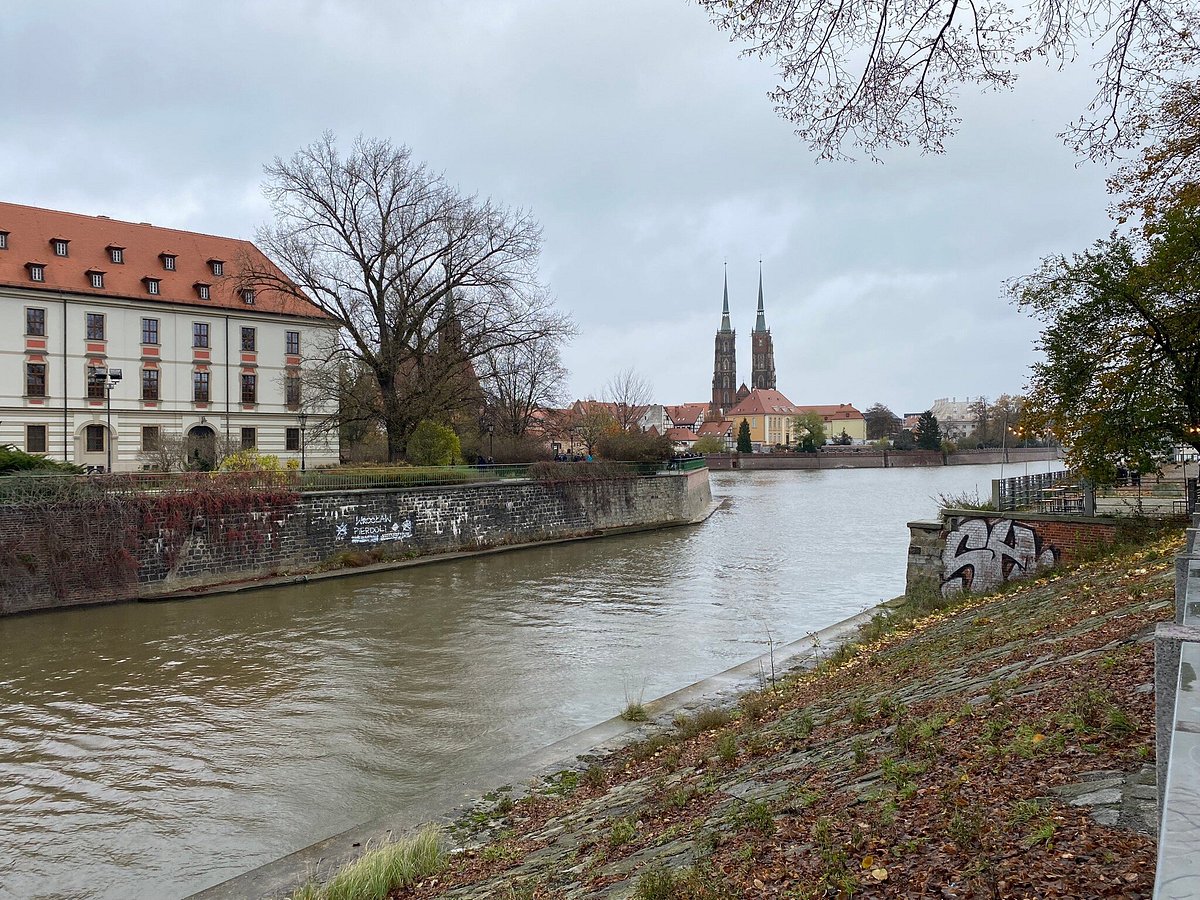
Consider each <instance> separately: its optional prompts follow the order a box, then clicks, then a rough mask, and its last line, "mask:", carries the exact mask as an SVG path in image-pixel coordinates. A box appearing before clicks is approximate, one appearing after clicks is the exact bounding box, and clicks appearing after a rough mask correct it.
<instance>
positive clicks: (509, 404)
mask: <svg viewBox="0 0 1200 900" xmlns="http://www.w3.org/2000/svg"><path fill="white" fill-rule="evenodd" d="M564 337H565V332H564V333H558V334H547V335H544V336H542V337H539V338H536V339H534V340H532V341H529V342H527V343H525V344H522V345H520V346H517V347H500V348H498V349H496V350H493V351H492V352H491V353H489V354H488V355H487V357H486V358H485V360H484V363H485V365H486V372H485V374H484V376H483V379H482V383H483V391H484V394H485V395H486V397H487V406H488V412H487V415H488V419H489V422H490V423H491V424H492V425H493V426H495V427H496V428H497V429H499V430H500V431H501V432H503V433H504V434H508V435H512V436H513V437H522V436H523V435H524V434H525V432H526V430H527V429H528V428H529V425H530V423H531V422H533V419H534V416H535V415H536V413H537V411H538V410H540V409H546V408H549V407H554V406H557V405H558V404H559V403H561V402H562V397H563V390H564V387H565V382H566V378H567V369H566V367H565V366H564V365H563V364H562V353H561V352H560V350H559V346H560V344H561V343H562V339H563V338H564Z"/></svg>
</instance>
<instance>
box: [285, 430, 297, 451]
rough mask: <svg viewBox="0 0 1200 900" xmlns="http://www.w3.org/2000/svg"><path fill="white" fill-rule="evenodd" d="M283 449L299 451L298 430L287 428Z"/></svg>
mask: <svg viewBox="0 0 1200 900" xmlns="http://www.w3.org/2000/svg"><path fill="white" fill-rule="evenodd" d="M284 449H287V450H299V449H300V429H299V428H289V429H287V431H286V432H285V434H284Z"/></svg>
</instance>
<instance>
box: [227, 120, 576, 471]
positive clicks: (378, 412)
mask: <svg viewBox="0 0 1200 900" xmlns="http://www.w3.org/2000/svg"><path fill="white" fill-rule="evenodd" d="M264 171H265V173H266V182H265V185H264V188H263V190H264V193H265V194H266V197H267V199H268V200H269V201H270V202H271V205H272V207H273V210H274V215H275V220H274V223H273V224H272V225H270V226H268V227H264V228H263V229H261V230H260V232H259V235H258V240H259V244H260V245H261V247H262V248H263V249H264V250H265V251H266V252H267V254H268V255H269V256H270V257H271V258H272V259H273V260H274V262H275V263H277V264H278V265H279V266H280V267H281V268H282V270H283V273H284V274H280V273H279V272H276V271H274V269H273V268H270V267H266V266H263V265H258V266H253V265H249V266H247V270H246V272H245V275H244V276H243V277H244V280H245V282H246V283H247V284H248V285H250V286H255V287H259V286H261V287H266V288H273V289H275V290H281V291H285V292H290V293H295V294H302V295H304V296H307V297H308V298H309V299H311V300H312V301H313V302H314V303H315V304H316V305H317V306H319V307H320V308H321V309H322V310H323V311H324V312H325V313H327V314H328V315H329V316H330V317H332V319H333V320H334V321H335V322H337V323H338V324H339V325H340V326H341V334H342V340H341V341H340V342H339V343H338V344H337V345H336V346H334V347H331V348H329V351H328V354H327V357H326V358H325V359H323V360H316V361H315V362H317V363H319V364H321V365H323V366H324V368H325V369H326V370H327V373H329V375H328V377H327V383H329V382H332V383H336V384H343V383H344V382H342V380H341V373H342V372H343V362H345V361H347V360H353V361H356V362H357V363H359V364H360V365H361V366H362V368H363V369H364V370H365V371H366V372H368V373H369V374H370V376H371V379H372V380H373V382H374V387H376V388H377V391H375V392H373V393H371V394H370V395H368V392H365V391H361V390H360V391H359V396H357V398H356V400H357V401H358V402H359V403H360V404H368V405H370V406H371V407H372V412H373V415H374V416H375V418H376V419H377V421H378V422H379V423H380V424H381V426H382V427H383V429H384V431H385V433H386V435H387V445H388V457H389V459H393V460H394V459H398V458H400V457H401V456H402V455H403V454H404V451H405V447H406V445H407V442H408V438H409V435H411V434H412V432H413V429H415V428H416V426H417V424H418V423H420V422H421V421H422V420H425V419H431V420H441V421H447V420H452V419H453V418H454V417H455V416H456V415H470V416H471V417H472V418H473V417H474V415H476V414H477V412H478V409H479V407H480V406H481V405H482V395H481V392H480V389H479V380H478V376H477V371H478V365H479V364H480V361H481V360H484V359H486V358H487V357H488V355H489V354H492V353H496V352H498V351H501V350H503V349H505V348H510V347H521V346H523V345H525V344H527V343H529V342H530V341H535V340H538V339H540V338H544V337H546V336H549V335H555V334H561V333H563V332H564V330H569V321H568V319H567V317H566V316H564V315H563V314H561V313H559V312H557V311H556V310H555V309H554V307H553V304H552V302H551V299H550V297H549V294H548V293H547V291H546V289H545V288H544V287H543V285H542V284H541V283H540V282H539V281H538V279H537V271H536V267H537V261H538V256H539V253H540V251H541V234H540V231H539V229H538V226H537V225H536V223H535V222H534V221H533V219H532V218H531V217H530V216H529V214H528V213H526V212H524V211H521V210H514V209H510V208H508V207H505V206H502V205H499V204H496V203H493V202H492V201H491V200H481V199H480V198H479V197H477V196H464V195H463V194H461V193H459V192H458V191H457V190H455V189H453V188H452V187H450V186H449V185H447V184H446V182H445V179H444V178H443V177H442V176H441V175H437V174H434V173H432V172H430V171H429V170H428V169H426V167H425V166H423V165H420V164H418V163H416V162H414V161H413V159H412V154H411V152H410V151H409V149H408V148H407V147H403V146H393V145H392V144H391V143H390V142H388V141H385V140H373V139H367V138H362V137H360V138H358V139H357V140H356V141H355V142H354V144H353V146H352V148H351V150H350V153H349V155H347V156H345V157H343V156H342V155H341V154H340V153H339V151H338V148H337V145H336V141H335V139H334V137H333V135H332V134H329V133H326V134H325V135H324V136H323V137H322V138H321V139H320V140H318V141H316V142H315V143H313V144H311V145H309V146H308V147H305V148H304V149H302V150H300V151H298V152H297V153H296V154H295V155H293V156H292V157H291V159H289V160H284V159H282V158H278V157H277V158H276V159H275V161H274V162H273V163H271V164H270V165H268V166H266V167H265V170H264ZM285 276H286V277H285Z"/></svg>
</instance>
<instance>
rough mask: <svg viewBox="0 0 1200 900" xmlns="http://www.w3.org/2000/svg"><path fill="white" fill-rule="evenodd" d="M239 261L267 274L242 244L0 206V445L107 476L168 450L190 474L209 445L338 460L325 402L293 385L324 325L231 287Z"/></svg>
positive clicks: (287, 300) (322, 337)
mask: <svg viewBox="0 0 1200 900" xmlns="http://www.w3.org/2000/svg"><path fill="white" fill-rule="evenodd" d="M251 263H252V264H253V265H254V266H255V267H263V266H266V267H271V263H270V262H269V261H268V260H267V259H266V257H265V256H264V255H263V254H262V253H261V251H259V250H258V248H257V247H255V246H254V245H253V244H251V243H249V242H247V241H242V240H237V239H234V238H225V237H217V236H213V235H204V234H195V233H192V232H187V231H178V230H174V229H170V228H159V227H155V226H152V225H149V224H146V223H141V224H137V223H133V222H121V221H117V220H115V219H110V218H108V217H106V216H85V215H77V214H74V213H68V212H58V211H54V210H48V209H38V208H35V207H29V206H19V205H16V204H11V203H0V443H8V444H12V445H14V446H16V447H18V448H20V449H23V450H27V451H29V452H31V453H39V454H45V455H46V456H48V457H50V458H52V459H58V460H65V461H67V462H72V463H76V464H78V465H83V466H89V467H93V468H96V469H101V468H107V467H108V465H109V460H110V458H111V465H112V468H113V470H115V471H121V470H124V471H130V470H135V469H142V468H145V467H146V466H147V465H148V464H147V462H146V454H147V452H148V451H153V450H154V448H155V447H156V446H160V445H161V443H162V442H163V441H165V440H169V439H177V440H179V441H181V442H183V443H184V444H185V445H186V447H187V453H188V455H189V460H190V462H191V463H193V464H197V465H204V464H207V463H211V462H212V457H213V456H214V454H215V453H216V449H217V445H218V441H221V442H224V443H223V446H225V447H226V448H228V447H231V446H232V447H253V448H256V449H258V450H260V451H262V452H265V453H271V454H276V455H278V456H280V457H282V458H284V459H296V460H299V459H300V458H301V456H302V455H303V456H305V458H306V462H307V463H308V464H309V465H324V464H330V463H336V462H337V461H338V443H337V429H336V428H329V429H321V428H319V427H317V426H319V425H320V424H322V423H323V422H331V421H333V419H334V417H335V415H336V412H337V410H336V406H335V405H333V404H331V403H330V402H328V401H327V402H319V401H317V400H316V398H313V397H306V396H303V387H302V385H303V384H304V383H305V380H306V379H305V378H304V377H303V376H304V375H305V371H304V370H305V369H306V368H307V367H308V365H309V363H308V362H307V360H309V359H311V358H313V357H315V356H317V355H319V354H320V353H321V352H322V351H323V350H326V349H327V348H329V347H330V346H331V345H332V343H333V341H334V340H335V339H336V335H337V327H336V325H334V324H333V323H332V322H331V321H330V319H329V318H328V317H327V316H326V315H325V314H324V313H323V312H322V311H321V310H320V309H318V308H317V307H316V306H315V305H314V304H312V303H310V302H309V301H308V300H306V299H305V298H303V297H302V296H301V295H300V294H299V292H298V291H297V292H295V293H293V292H290V291H288V292H285V291H279V290H274V289H271V290H267V289H262V288H253V287H247V286H245V285H244V284H242V283H240V282H239V279H238V275H239V273H240V272H241V271H242V270H243V267H244V266H246V265H248V264H251ZM271 268H273V267H271ZM276 271H277V270H276ZM282 277H283V276H282V274H280V278H282ZM118 371H119V372H120V374H121V378H120V380H116V379H115V377H113V376H115V374H116V373H117V372H118Z"/></svg>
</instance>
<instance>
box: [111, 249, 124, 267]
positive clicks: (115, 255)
mask: <svg viewBox="0 0 1200 900" xmlns="http://www.w3.org/2000/svg"><path fill="white" fill-rule="evenodd" d="M108 258H109V259H111V260H112V261H113V262H114V263H116V264H117V265H118V266H120V265H123V264H124V262H125V248H124V247H109V248H108Z"/></svg>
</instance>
